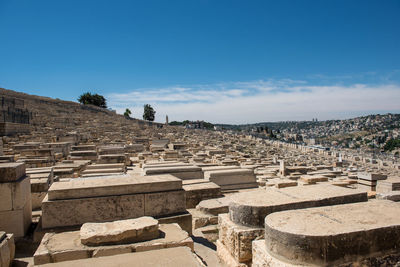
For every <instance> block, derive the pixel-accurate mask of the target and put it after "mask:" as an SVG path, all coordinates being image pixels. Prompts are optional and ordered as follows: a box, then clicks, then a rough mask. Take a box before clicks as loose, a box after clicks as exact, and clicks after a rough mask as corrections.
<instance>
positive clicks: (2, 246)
mask: <svg viewBox="0 0 400 267" xmlns="http://www.w3.org/2000/svg"><path fill="white" fill-rule="evenodd" d="M14 255H15V244H14V235H13V234H6V233H5V232H2V231H0V266H1V267H3V266H4V267H8V266H11V264H12V261H13V259H14Z"/></svg>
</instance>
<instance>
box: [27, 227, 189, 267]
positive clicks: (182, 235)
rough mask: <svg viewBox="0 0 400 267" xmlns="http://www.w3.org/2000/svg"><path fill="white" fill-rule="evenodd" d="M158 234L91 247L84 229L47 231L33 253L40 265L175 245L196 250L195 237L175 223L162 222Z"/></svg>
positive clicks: (35, 261) (36, 262)
mask: <svg viewBox="0 0 400 267" xmlns="http://www.w3.org/2000/svg"><path fill="white" fill-rule="evenodd" d="M157 234H158V235H157V237H155V238H151V239H147V240H146V241H138V242H131V243H125V244H116V245H112V244H111V245H110V244H109V245H101V244H100V245H93V244H92V245H91V246H88V245H85V244H83V242H82V239H81V231H70V232H61V233H47V234H45V236H44V237H43V239H42V241H41V243H40V245H39V247H38V249H37V250H36V252H35V254H34V263H35V265H40V264H46V263H51V262H62V261H74V260H78V259H87V258H98V257H104V256H112V255H118V254H124V253H132V252H134V253H136V252H142V251H150V250H160V249H165V248H172V247H189V248H190V249H191V250H192V251H193V250H194V244H193V240H192V238H191V237H190V236H189V234H188V233H187V232H186V231H183V230H182V229H181V228H180V227H179V225H178V224H176V223H172V224H159V225H158V231H157ZM160 260H162V259H158V261H160Z"/></svg>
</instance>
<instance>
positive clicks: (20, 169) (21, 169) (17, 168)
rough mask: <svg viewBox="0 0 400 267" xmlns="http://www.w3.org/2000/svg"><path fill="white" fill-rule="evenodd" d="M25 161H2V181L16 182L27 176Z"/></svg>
mask: <svg viewBox="0 0 400 267" xmlns="http://www.w3.org/2000/svg"><path fill="white" fill-rule="evenodd" d="M25 171H26V168H25V164H24V163H14V162H10V163H0V183H6V182H15V181H17V180H18V179H19V178H21V177H23V176H25Z"/></svg>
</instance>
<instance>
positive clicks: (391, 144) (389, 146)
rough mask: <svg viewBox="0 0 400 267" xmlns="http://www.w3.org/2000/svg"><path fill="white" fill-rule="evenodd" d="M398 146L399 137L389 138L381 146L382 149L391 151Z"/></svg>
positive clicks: (399, 145) (399, 143)
mask: <svg viewBox="0 0 400 267" xmlns="http://www.w3.org/2000/svg"><path fill="white" fill-rule="evenodd" d="M398 147H400V139H390V140H389V141H387V142H386V144H385V146H384V147H383V149H384V150H385V151H392V150H395V149H396V148H398Z"/></svg>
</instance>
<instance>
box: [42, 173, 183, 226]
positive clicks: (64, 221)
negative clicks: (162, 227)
mask: <svg viewBox="0 0 400 267" xmlns="http://www.w3.org/2000/svg"><path fill="white" fill-rule="evenodd" d="M181 188H182V181H181V180H180V179H178V178H176V177H173V176H171V175H159V176H128V175H127V176H123V177H121V176H118V177H105V178H91V179H90V178H85V179H72V180H68V181H66V182H55V183H53V185H52V186H51V187H50V189H49V193H48V197H46V198H45V199H44V200H43V202H42V227H43V228H44V229H46V228H53V227H62V226H73V225H81V224H83V223H86V222H109V221H115V220H124V219H134V218H138V217H142V216H154V217H161V216H168V215H173V214H178V213H182V212H185V211H186V208H185V192H184V191H183V190H182V189H181Z"/></svg>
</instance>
